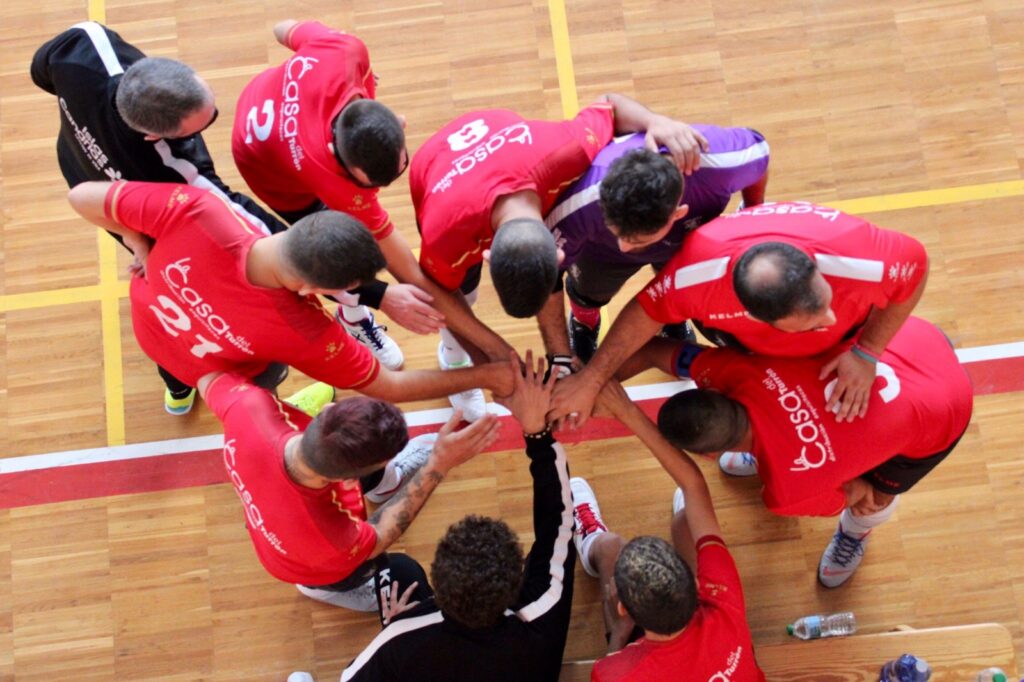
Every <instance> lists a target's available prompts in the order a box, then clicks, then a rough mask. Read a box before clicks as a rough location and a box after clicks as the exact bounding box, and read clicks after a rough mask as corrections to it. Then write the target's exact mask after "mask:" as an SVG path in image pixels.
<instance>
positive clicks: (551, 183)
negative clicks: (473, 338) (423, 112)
mask: <svg viewBox="0 0 1024 682" xmlns="http://www.w3.org/2000/svg"><path fill="white" fill-rule="evenodd" d="M613 129H614V117H613V113H612V107H611V105H608V104H592V105H590V106H589V107H587V108H585V109H583V111H581V112H580V113H579V114H577V116H576V118H574V119H572V120H571V121H561V122H557V123H553V122H550V121H528V120H526V119H524V118H523V117H522V116H520V115H519V114H517V113H515V112H513V111H509V110H507V109H489V110H486V111H475V112H471V113H468V114H464V115H463V116H460V117H459V118H457V119H455V120H454V121H452V122H451V123H449V124H448V125H446V126H445V127H444V128H442V129H441V130H440V131H439V132H438V133H437V134H435V135H434V136H433V137H431V138H430V139H429V140H427V141H426V142H424V143H423V146H422V147H420V150H419V151H418V152H416V155H415V156H414V157H413V159H412V164H411V166H410V170H409V187H410V190H411V191H412V202H413V205H414V207H415V208H416V220H417V222H418V223H419V228H420V236H421V237H422V246H421V251H420V267H422V268H423V271H424V272H426V273H427V274H428V275H430V277H431V278H432V279H433V280H434V281H436V282H437V283H438V284H440V285H441V286H443V287H445V288H447V289H448V290H450V291H454V290H455V289H457V288H458V287H459V285H460V284H461V283H462V280H463V279H464V278H465V276H466V272H467V271H468V270H469V269H470V268H471V267H473V266H474V265H476V264H477V263H479V262H480V261H482V260H483V252H484V249H486V248H488V247H490V245H491V240H492V239H493V238H494V229H493V228H492V227H491V209H493V208H494V202H495V201H497V200H498V199H499V198H500V197H502V196H505V195H508V194H515V193H516V192H521V191H524V190H530V191H533V192H536V193H537V195H538V196H539V197H540V202H541V213H542V214H547V212H548V211H550V210H551V207H552V205H553V204H554V203H555V199H557V198H558V195H559V193H561V192H562V190H564V189H565V188H566V187H568V186H569V185H570V184H571V183H572V182H573V181H574V180H575V179H576V178H578V177H579V176H580V175H582V174H583V173H584V172H585V171H586V170H587V168H589V167H590V162H591V161H593V159H594V157H595V156H597V153H598V152H599V151H601V149H602V148H603V147H604V146H605V145H606V144H608V142H609V141H611V139H612V133H613Z"/></svg>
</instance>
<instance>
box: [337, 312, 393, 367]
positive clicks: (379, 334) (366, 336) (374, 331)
mask: <svg viewBox="0 0 1024 682" xmlns="http://www.w3.org/2000/svg"><path fill="white" fill-rule="evenodd" d="M366 312H367V317H366V318H365V319H362V320H360V321H359V322H349V321H348V320H346V319H345V318H344V316H343V315H342V314H341V309H340V307H339V309H338V312H336V313H335V314H334V317H335V319H337V320H338V322H340V323H341V326H343V327H344V328H345V331H347V332H348V333H349V335H350V336H351V337H352V338H354V339H355V340H356V341H358V342H359V343H361V344H363V345H364V346H366V347H367V348H369V349H370V352H371V353H373V357H375V358H377V360H379V361H380V364H382V365H384V366H385V367H387V368H388V369H391V370H397V369H402V365H403V364H405V357H404V356H403V355H402V349H401V348H399V347H398V344H397V343H395V341H394V339H392V338H391V337H390V336H388V335H387V334H386V333H385V332H386V331H387V330H388V328H387V327H385V326H384V325H382V324H374V319H373V313H371V312H370V311H369V310H367V311H366Z"/></svg>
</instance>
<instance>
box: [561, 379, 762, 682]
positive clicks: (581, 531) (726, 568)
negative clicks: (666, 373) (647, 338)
mask: <svg viewBox="0 0 1024 682" xmlns="http://www.w3.org/2000/svg"><path fill="white" fill-rule="evenodd" d="M599 409H600V411H601V412H602V413H603V414H606V415H607V416H613V417H615V418H617V419H619V420H620V421H621V422H622V423H623V424H625V425H626V426H628V427H629V428H630V429H631V430H632V431H633V432H634V433H636V435H637V436H639V438H640V440H641V441H643V443H644V444H645V445H646V446H647V447H648V448H650V450H651V452H652V453H653V454H654V456H655V457H656V458H657V459H658V461H659V462H661V465H662V466H663V467H664V468H665V470H666V471H667V472H668V473H669V475H670V476H671V477H672V479H673V480H674V481H675V482H676V483H677V484H679V486H680V487H679V489H677V490H676V495H675V499H674V501H673V505H672V506H673V512H674V515H673V518H672V545H669V544H668V543H667V542H665V541H664V540H662V539H660V538H656V537H649V536H648V537H638V538H634V539H633V540H631V541H630V542H629V543H628V544H627V543H625V541H624V540H623V539H622V537H620V536H619V535H618V534H616V533H614V532H611V531H609V530H608V528H607V527H606V526H605V525H604V522H603V520H602V519H601V511H600V508H599V507H598V505H597V498H596V497H595V496H594V492H593V490H591V488H590V486H589V485H588V484H587V482H586V481H584V480H583V479H581V478H574V479H572V491H573V504H574V505H575V508H574V512H575V517H576V525H575V528H574V530H573V539H574V540H575V541H576V547H577V550H578V552H579V556H580V563H582V564H583V567H584V570H586V572H587V573H588V574H590V575H592V576H594V577H597V578H599V579H600V580H601V583H602V588H603V589H602V592H603V594H604V595H605V603H604V615H605V627H606V628H607V630H608V644H609V651H610V652H611V653H610V655H609V656H608V657H606V658H603V659H601V660H599V661H597V662H596V663H595V664H594V668H593V672H592V673H591V680H594V681H595V682H598V681H599V682H611V681H616V682H619V681H622V682H625V681H629V682H644V681H649V682H661V680H668V679H672V680H678V681H679V682H690V681H692V682H706V681H707V680H730V681H731V682H764V679H765V677H764V673H763V672H761V670H760V668H758V666H757V661H756V660H755V659H754V651H753V644H752V642H751V638H750V627H749V626H748V625H747V618H746V609H745V606H744V601H743V586H742V585H741V584H740V577H739V574H738V573H737V570H736V563H735V562H734V561H733V558H732V556H731V555H730V554H729V550H728V549H726V546H725V543H724V541H723V540H722V537H721V535H722V531H721V528H720V527H719V525H718V519H717V517H716V516H715V509H714V505H713V504H712V502H711V493H710V491H709V490H708V486H707V483H706V482H705V481H704V476H703V475H702V474H701V472H700V469H699V468H698V467H697V465H696V464H694V462H693V461H692V460H691V459H690V458H689V457H688V456H687V455H685V454H684V453H682V452H680V451H678V450H676V448H674V447H673V446H672V445H671V444H669V443H668V442H667V441H666V440H665V438H664V437H663V436H662V435H661V434H660V433H659V432H658V429H657V427H656V426H655V425H654V424H653V423H652V422H651V420H650V419H648V418H647V415H646V414H644V413H643V411H642V410H641V409H640V408H639V407H638V406H637V405H636V404H634V403H633V402H632V401H631V400H630V399H629V397H628V396H627V395H626V392H625V391H624V390H623V389H622V387H621V386H620V385H619V384H618V382H616V381H611V382H609V383H608V384H607V385H606V386H605V389H604V390H603V391H602V392H601V396H600V398H599ZM673 545H674V548H673ZM684 558H685V560H684ZM694 569H696V571H694ZM694 573H696V576H695V575H694ZM695 578H696V580H695ZM634 623H635V624H636V625H637V626H638V628H639V629H640V630H641V633H640V634H642V636H640V637H639V639H638V640H637V641H634V642H632V643H631V644H628V642H629V640H630V639H631V638H634V637H637V636H639V635H638V634H637V633H636V632H634V627H633V626H634ZM627 644H628V645H627ZM615 652H618V653H615Z"/></svg>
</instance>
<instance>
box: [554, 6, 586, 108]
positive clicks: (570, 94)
mask: <svg viewBox="0 0 1024 682" xmlns="http://www.w3.org/2000/svg"><path fill="white" fill-rule="evenodd" d="M548 16H549V17H550V19H551V39H552V41H553V42H554V44H555V68H556V69H557V71H558V90H559V91H560V92H561V94H562V115H563V116H565V118H572V117H574V116H575V115H576V114H577V113H578V112H579V110H580V100H579V96H578V95H577V94H576V72H575V70H574V69H573V66H572V48H571V47H570V45H569V21H568V19H567V18H566V14H565V0H548Z"/></svg>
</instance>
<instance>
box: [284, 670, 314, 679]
mask: <svg viewBox="0 0 1024 682" xmlns="http://www.w3.org/2000/svg"><path fill="white" fill-rule="evenodd" d="M287 682H316V680H314V679H313V676H312V675H310V674H309V673H307V672H306V671H304V670H296V671H295V672H293V673H292V674H291V675H289V676H288V680H287Z"/></svg>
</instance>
